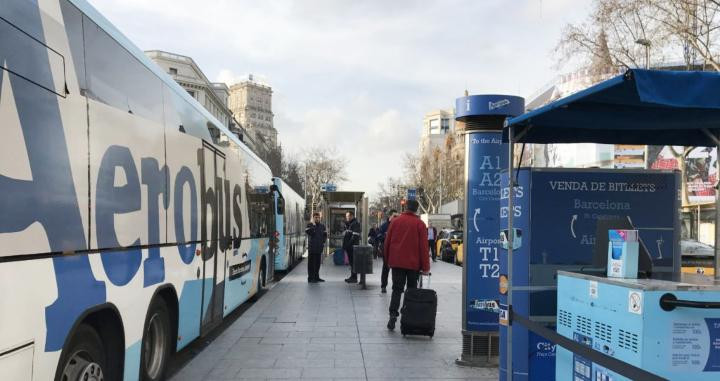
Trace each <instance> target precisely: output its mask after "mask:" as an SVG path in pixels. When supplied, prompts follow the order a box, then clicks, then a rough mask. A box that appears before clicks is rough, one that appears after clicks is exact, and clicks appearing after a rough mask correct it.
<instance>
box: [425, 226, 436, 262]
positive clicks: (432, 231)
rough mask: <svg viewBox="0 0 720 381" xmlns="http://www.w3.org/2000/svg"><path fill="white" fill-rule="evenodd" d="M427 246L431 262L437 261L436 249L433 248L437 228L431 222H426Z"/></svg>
mask: <svg viewBox="0 0 720 381" xmlns="http://www.w3.org/2000/svg"><path fill="white" fill-rule="evenodd" d="M427 231H428V246H430V257H431V258H432V260H433V262H437V250H436V248H435V240H436V239H437V229H435V227H434V226H433V225H432V222H428V228H427Z"/></svg>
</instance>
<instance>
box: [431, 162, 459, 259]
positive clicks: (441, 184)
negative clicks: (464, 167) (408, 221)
mask: <svg viewBox="0 0 720 381" xmlns="http://www.w3.org/2000/svg"><path fill="white" fill-rule="evenodd" d="M442 169H443V165H442V163H441V164H440V204H439V205H438V206H439V207H440V208H442V194H443V176H442ZM436 212H437V211H436ZM463 258H464V257H463Z"/></svg>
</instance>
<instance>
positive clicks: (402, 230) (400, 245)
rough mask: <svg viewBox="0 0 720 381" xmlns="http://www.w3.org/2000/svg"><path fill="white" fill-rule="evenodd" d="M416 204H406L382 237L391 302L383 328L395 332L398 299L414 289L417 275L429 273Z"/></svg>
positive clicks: (423, 230) (424, 233)
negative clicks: (388, 273)
mask: <svg viewBox="0 0 720 381" xmlns="http://www.w3.org/2000/svg"><path fill="white" fill-rule="evenodd" d="M418 206H419V204H418V202H417V201H415V200H408V202H407V209H408V210H407V211H406V212H404V213H403V214H401V215H400V216H398V217H397V218H395V219H394V220H393V222H392V224H390V228H389V229H388V232H387V235H386V237H385V245H384V247H385V262H386V263H387V264H388V266H390V268H391V269H392V281H393V286H392V298H391V299H390V320H389V321H388V324H387V327H388V329H389V330H393V329H395V322H396V321H397V317H398V316H400V313H399V311H398V310H399V309H400V298H401V297H402V294H403V292H404V291H405V285H406V284H407V288H408V289H411V288H417V283H418V279H419V277H420V272H421V271H422V273H423V274H427V273H429V272H430V256H429V255H428V239H427V238H428V230H427V226H425V223H424V222H423V221H422V220H421V219H420V217H418V215H417V214H416V213H417V210H418Z"/></svg>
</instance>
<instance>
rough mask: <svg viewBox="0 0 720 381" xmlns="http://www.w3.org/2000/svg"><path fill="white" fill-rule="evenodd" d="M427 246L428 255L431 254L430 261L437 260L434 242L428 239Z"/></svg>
mask: <svg viewBox="0 0 720 381" xmlns="http://www.w3.org/2000/svg"><path fill="white" fill-rule="evenodd" d="M428 246H430V254H431V256H430V258H432V260H433V261H434V260H435V259H436V258H437V250H436V249H437V248H436V247H435V246H436V245H435V240H434V239H429V240H428Z"/></svg>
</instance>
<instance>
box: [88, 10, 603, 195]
mask: <svg viewBox="0 0 720 381" xmlns="http://www.w3.org/2000/svg"><path fill="white" fill-rule="evenodd" d="M93 3H94V5H96V6H97V7H98V9H99V10H100V11H101V12H102V13H103V14H104V15H105V16H106V17H108V19H109V20H110V21H111V22H113V23H115V24H116V25H117V26H118V28H119V29H120V30H121V31H123V32H124V33H126V34H127V36H128V37H129V38H130V39H131V40H132V41H134V42H135V43H136V44H137V45H138V46H139V47H140V48H142V49H145V50H147V49H162V50H167V51H171V52H177V53H180V54H185V55H188V56H191V57H193V58H194V59H195V61H196V62H197V63H198V65H199V66H200V68H201V69H202V70H203V71H204V72H205V73H206V75H207V76H208V78H215V79H217V80H219V81H223V82H229V83H233V82H235V81H237V80H239V79H243V78H244V77H245V76H246V75H247V74H248V73H255V75H257V76H260V75H261V74H262V75H263V76H264V79H265V81H267V82H269V83H270V84H271V85H272V87H273V112H274V113H275V126H276V128H277V129H278V132H279V136H280V141H281V142H282V144H283V148H284V149H285V151H286V152H288V153H291V154H293V153H297V152H300V151H302V149H303V148H306V147H309V146H318V145H320V146H327V147H331V146H332V147H336V148H337V149H338V150H339V151H340V152H341V153H342V154H343V155H345V156H346V157H347V158H348V159H349V160H350V162H349V169H350V172H351V179H350V181H349V182H348V184H346V186H347V187H348V188H354V189H360V190H366V191H369V192H371V191H374V190H375V188H376V187H377V183H378V182H381V181H383V180H384V179H385V178H386V177H389V176H393V177H399V176H402V173H401V170H402V169H401V162H402V158H403V155H404V153H405V152H415V151H417V147H418V142H419V135H420V131H421V126H422V118H423V115H424V114H425V113H427V112H428V111H431V110H434V109H438V108H451V107H452V106H453V104H454V100H455V98H456V97H458V96H461V95H462V93H463V91H464V90H465V89H468V90H469V91H470V92H471V93H510V94H518V95H528V94H531V93H533V92H535V90H537V89H538V88H539V87H540V86H542V85H543V84H545V83H546V82H547V81H548V80H550V79H552V78H553V77H554V75H555V74H556V73H554V72H553V71H552V65H553V61H552V59H551V57H550V56H549V54H548V53H549V51H550V50H551V49H552V47H553V46H554V45H555V43H556V42H557V40H558V38H559V36H560V28H561V27H562V26H563V25H564V23H566V22H568V21H573V20H578V19H583V18H584V16H585V14H586V13H587V5H588V4H590V0H552V1H550V0H548V1H542V2H541V1H540V0H518V1H514V2H507V1H502V0H484V1H476V0H428V1H422V2H394V1H355V0H304V1H291V0H278V1H249V0H248V1H231V0H214V1H213V0H207V1H203V2H197V1H194V0H153V1H146V0H95V1H93Z"/></svg>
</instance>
